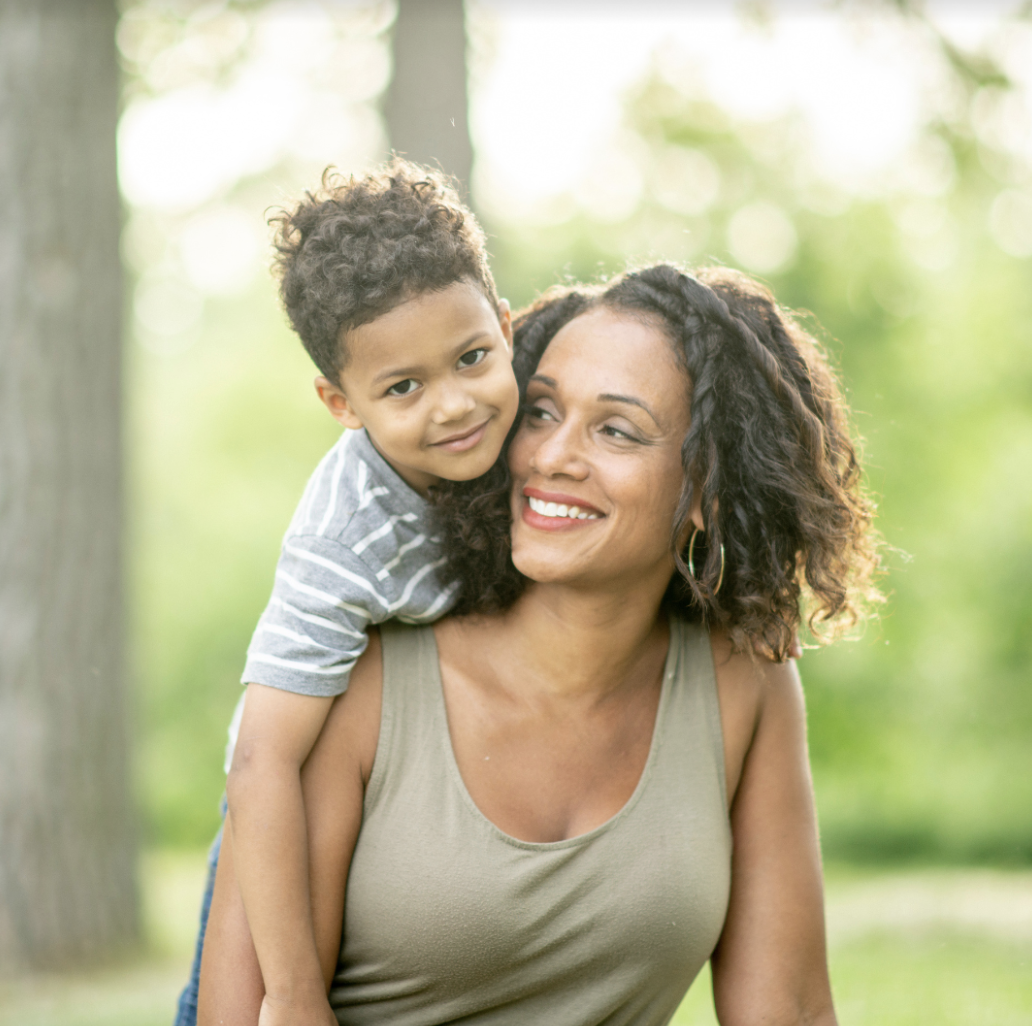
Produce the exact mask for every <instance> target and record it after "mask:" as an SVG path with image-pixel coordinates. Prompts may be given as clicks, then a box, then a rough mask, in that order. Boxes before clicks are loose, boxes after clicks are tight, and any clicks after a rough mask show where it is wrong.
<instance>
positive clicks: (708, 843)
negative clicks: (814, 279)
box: [199, 265, 875, 1026]
mask: <svg viewBox="0 0 1032 1026" xmlns="http://www.w3.org/2000/svg"><path fill="white" fill-rule="evenodd" d="M517 341H518V347H519V359H520V360H521V370H522V372H523V375H524V377H525V378H526V377H528V376H529V382H528V384H527V386H526V412H525V415H524V417H523V420H522V423H521V425H520V426H519V428H518V430H517V431H516V433H515V435H514V437H513V439H512V442H511V445H510V448H509V453H508V468H509V472H510V473H511V484H510V483H509V482H508V481H506V480H505V472H504V470H499V471H497V472H496V473H495V474H494V479H493V480H490V481H487V482H484V481H481V482H479V483H476V484H474V485H458V486H455V487H454V489H453V490H452V491H451V493H450V494H448V495H444V496H442V498H441V514H442V529H443V530H444V532H445V535H446V540H447V543H448V545H449V547H450V552H451V560H450V561H451V564H452V568H453V569H454V571H455V572H456V574H457V576H458V577H459V579H460V580H461V581H462V584H463V593H462V599H461V601H460V604H459V608H458V609H457V610H456V614H455V615H453V616H451V617H450V618H448V619H447V620H444V621H441V622H440V623H438V624H437V625H436V626H435V627H434V628H432V629H431V628H421V629H415V628H405V627H397V628H390V629H386V630H385V631H384V632H383V635H382V637H381V639H380V640H379V643H374V644H371V645H370V649H369V652H368V653H367V655H366V657H365V658H364V659H363V661H362V662H360V663H359V665H358V666H357V667H356V669H355V673H354V676H353V678H352V684H351V688H350V690H349V691H348V692H347V694H346V695H345V696H344V697H343V698H342V699H341V700H340V701H338V703H337V705H336V707H335V709H334V710H333V712H332V713H331V718H330V720H329V722H328V724H327V726H326V728H325V730H324V733H323V736H322V737H321V738H320V741H319V744H318V745H317V747H316V750H315V752H313V755H312V757H311V759H310V760H309V764H308V765H307V766H306V771H305V800H306V806H307V809H308V813H309V822H310V846H311V851H310V858H311V869H312V888H313V909H314V911H315V918H316V931H317V943H318V946H319V949H320V952H321V956H322V960H323V966H324V972H325V974H326V981H327V984H328V985H329V984H330V983H331V982H332V987H331V989H330V1004H331V1006H332V1008H333V1010H334V1012H335V1013H336V1018H337V1019H339V1021H340V1022H345V1023H352V1022H354V1023H367V1022H391V1023H404V1024H407V1023H413V1024H415V1023H439V1022H452V1021H459V1020H461V1021H463V1022H470V1023H526V1022H535V1021H538V1022H548V1023H571V1024H580V1023H585V1024H586V1023H602V1022H606V1023H635V1024H638V1023H663V1022H666V1021H668V1020H669V1018H670V1016H671V1015H672V1014H673V1012H674V1010H675V1009H676V1007H677V1005H678V1004H679V1002H680V1000H681V998H682V997H683V995H684V993H685V991H686V990H687V988H688V986H689V984H690V983H691V981H692V979H693V978H694V977H695V975H696V974H697V973H698V971H699V969H700V968H701V967H702V965H703V964H704V963H705V962H706V960H707V959H711V961H712V968H713V986H714V997H715V1001H716V1008H717V1014H718V1017H719V1019H720V1022H721V1023H722V1024H724V1026H728V1024H738V1023H741V1024H746V1023H750V1024H751V1023H755V1022H759V1021H763V1022H766V1023H802V1022H806V1023H821V1024H828V1023H834V1022H835V1016H834V1011H833V1007H832V1000H831V993H830V987H829V983H828V976H827V968H826V957H825V948H824V926H823V911H822V894H821V872H820V858H819V852H818V846H817V837H816V825H815V818H814V812H813V802H812V793H811V785H810V777H809V768H808V763H807V755H806V743H805V722H804V710H803V701H802V693H801V689H800V686H799V680H798V676H797V674H796V672H795V668H794V665H793V664H792V663H791V662H784V661H782V660H784V658H785V656H786V654H787V653H788V651H789V648H790V646H791V644H792V639H793V637H794V634H795V631H796V628H797V627H798V624H799V618H800V613H799V602H800V596H801V588H802V586H803V585H804V584H805V587H806V590H807V593H808V595H807V597H808V600H809V601H810V603H811V607H812V612H811V616H810V623H811V627H812V626H813V625H814V624H815V623H827V624H829V625H830V624H832V623H834V622H836V621H841V620H843V619H845V620H849V619H850V618H854V617H855V615H856V613H857V609H858V601H859V598H861V597H862V596H863V595H864V594H865V593H866V592H868V591H869V587H870V585H869V581H870V576H871V573H872V572H873V570H874V566H875V559H874V555H873V546H872V542H871V538H870V533H869V531H868V522H869V507H868V505H867V504H866V502H865V500H864V499H863V497H862V495H861V494H860V492H859V484H858V477H859V473H858V467H857V463H856V458H855V455H854V450H853V447H852V445H851V443H850V441H849V438H848V435H847V433H846V430H845V421H844V408H843V404H842V401H841V398H840V396H839V393H838V391H837V389H836V387H835V384H834V381H833V379H832V377H831V375H830V373H829V372H828V370H827V367H826V365H825V364H824V362H823V360H822V359H821V357H820V355H819V354H818V352H817V349H816V347H815V345H814V344H813V342H812V340H810V339H809V338H808V337H807V336H806V335H805V334H803V333H802V332H801V330H800V329H799V328H798V327H797V326H796V325H795V324H794V323H793V322H792V321H791V319H790V318H788V317H787V316H786V315H785V314H784V313H783V312H782V311H780V310H779V309H778V308H777V307H776V306H775V304H774V303H773V301H772V299H771V298H770V296H769V295H768V294H767V293H766V292H765V291H763V290H762V289H761V288H760V287H759V286H757V285H755V284H754V283H752V282H750V281H749V280H748V279H745V278H743V277H740V276H737V275H735V274H733V273H731V272H727V271H711V272H707V273H705V274H702V275H700V276H699V278H692V277H690V276H687V275H684V274H681V273H680V272H679V271H678V270H677V269H675V268H673V267H670V266H665V265H661V266H659V267H655V268H651V269H649V270H647V271H642V272H639V273H636V274H629V275H626V276H624V277H622V278H620V279H618V280H617V281H616V282H614V283H613V284H611V285H610V286H608V287H607V288H604V289H598V290H567V291H563V292H559V293H554V294H552V295H548V296H546V297H545V298H544V299H542V300H541V301H539V302H538V303H537V304H536V305H535V306H534V307H533V308H532V309H531V310H530V311H528V312H527V313H526V314H525V315H524V316H523V317H522V318H521V320H520V322H519V325H518V333H517ZM510 532H511V533H510ZM510 539H511V560H510V546H509V544H508V543H509V541H510ZM757 650H759V651H760V652H761V653H762V654H763V655H764V656H766V658H757V655H756V651H757ZM345 884H346V886H347V895H346V902H345ZM342 921H343V944H342V943H341V923H342ZM204 957H205V961H204V969H203V973H202V985H201V1014H200V1020H199V1021H200V1022H201V1023H206V1022H212V1023H214V1022H219V1023H223V1022H224V1023H231V1022H240V1023H254V1022H257V1021H258V1010H259V1006H260V1004H261V999H262V986H261V979H260V975H259V974H258V972H257V965H256V962H255V960H254V955H253V951H252V950H251V948H250V941H249V936H248V934H247V928H246V921H245V920H244V918H243V914H242V908H241V906H240V904H239V900H238V898H237V897H236V888H235V885H234V881H233V877H232V853H231V851H229V852H228V853H227V849H226V848H224V849H223V854H222V857H221V860H220V865H219V877H218V880H217V883H216V893H215V900H214V903H213V907H212V919H211V922H210V925H209V933H208V939H207V940H206V944H205V956H204ZM266 1020H267V1021H269V1022H272V1021H282V1022H293V1021H297V1022H301V1021H305V1022H323V1021H328V1022H332V1021H333V1016H332V1015H330V1014H328V1009H327V1007H326V1005H325V1002H324V1001H322V999H321V996H318V995H316V996H314V997H313V996H312V995H311V994H307V995H300V996H299V999H298V1003H297V1005H296V1006H292V1007H291V1008H290V1009H269V1008H266V1009H265V1010H264V1011H263V1020H262V1021H263V1023H264V1022H265V1021H266Z"/></svg>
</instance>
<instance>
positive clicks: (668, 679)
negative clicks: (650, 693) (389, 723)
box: [427, 617, 681, 851]
mask: <svg viewBox="0 0 1032 1026" xmlns="http://www.w3.org/2000/svg"><path fill="white" fill-rule="evenodd" d="M667 622H668V623H669V626H670V641H669V643H668V647H667V654H666V659H665V660H664V662H663V680H662V683H661V684H660V691H659V705H658V706H657V707H656V720H655V723H653V725H652V739H651V741H650V742H649V754H648V756H647V757H646V759H645V765H644V767H642V771H641V776H640V777H639V778H638V783H637V784H636V785H635V788H634V790H633V791H632V792H631V795H630V797H629V798H628V799H627V801H626V802H624V804H623V806H622V807H621V808H619V809H618V810H617V811H616V812H614V813H613V815H612V816H610V817H609V819H607V820H605V821H604V822H603V823H599V825H598V826H597V827H593V828H592V829H591V830H589V831H587V832H586V833H583V834H577V836H576V837H566V838H563V839H562V840H560V841H524V840H521V839H520V838H519V837H513V836H512V834H508V833H506V832H505V831H504V830H503V829H502V828H501V827H500V826H498V825H497V824H496V823H495V822H494V821H493V820H491V819H489V818H488V817H487V816H486V815H485V814H484V813H483V811H482V810H481V808H480V806H479V805H477V803H476V802H475V801H474V800H473V796H472V795H471V794H470V793H469V788H467V787H466V781H465V780H464V779H463V777H462V771H461V770H460V769H459V763H458V760H457V759H456V758H455V746H454V745H453V744H452V736H451V725H450V724H449V723H448V706H447V703H446V702H445V700H444V681H443V679H442V677H441V656H440V652H439V651H438V648H437V636H436V635H435V634H434V629H433V627H428V628H427V631H428V633H429V635H430V643H431V645H432V647H433V656H434V658H433V679H432V682H433V684H434V703H435V705H436V708H437V712H438V714H439V715H440V717H441V722H442V723H443V724H444V749H445V759H446V761H447V763H448V770H449V772H450V773H451V775H452V778H453V782H454V783H455V786H456V787H457V788H458V791H459V794H460V795H461V796H462V799H463V801H464V802H465V804H466V805H467V807H468V808H469V809H470V811H471V812H472V813H473V815H474V817H475V818H476V819H478V820H479V821H480V823H481V824H482V825H484V826H486V827H487V828H488V829H489V830H490V831H491V832H492V833H493V834H494V836H495V837H496V838H498V839H499V840H501V841H503V842H504V843H505V844H508V845H510V846H512V847H514V848H523V849H525V850H528V851H559V850H561V849H563V848H575V847H578V846H579V845H582V844H587V843H588V842H590V841H592V840H594V839H595V838H596V837H599V836H600V835H602V834H605V833H608V832H609V831H610V830H611V829H613V827H614V826H616V824H617V823H619V821H620V820H622V819H624V818H625V817H626V816H627V815H629V814H630V812H631V811H632V810H633V809H634V806H636V805H637V804H638V802H639V801H640V799H641V796H642V794H643V793H644V791H645V788H646V786H647V785H648V781H649V777H650V776H651V775H652V768H653V765H654V764H655V762H656V759H657V758H658V751H659V748H660V735H661V730H660V728H661V726H662V724H663V723H664V721H665V713H666V707H667V703H668V698H669V695H670V689H671V683H672V680H673V676H674V667H675V664H676V658H677V652H678V651H679V650H680V648H681V644H680V642H681V636H680V633H679V632H680V630H681V626H680V623H679V621H678V620H677V619H676V618H675V617H670V618H669V619H668V621H667Z"/></svg>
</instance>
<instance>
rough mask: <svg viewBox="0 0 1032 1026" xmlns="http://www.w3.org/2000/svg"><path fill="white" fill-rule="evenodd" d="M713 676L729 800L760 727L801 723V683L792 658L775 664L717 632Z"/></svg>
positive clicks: (714, 633)
mask: <svg viewBox="0 0 1032 1026" xmlns="http://www.w3.org/2000/svg"><path fill="white" fill-rule="evenodd" d="M709 642H710V650H711V652H712V654H713V670H714V676H715V678H716V686H717V699H718V702H719V704H720V721H721V728H722V730H723V733H724V753H725V761H726V766H725V769H726V775H727V781H728V798H729V802H730V800H731V799H733V797H734V793H735V790H736V789H737V784H738V781H739V780H740V778H741V774H742V767H743V765H744V763H745V760H746V758H747V757H748V755H749V752H750V749H751V748H752V745H753V742H754V740H755V738H756V737H757V736H758V734H759V733H760V729H761V726H763V725H764V724H766V725H767V728H768V730H769V729H770V727H771V726H774V725H775V724H778V723H780V724H783V725H784V726H785V727H787V728H788V729H789V730H792V729H793V728H795V727H798V725H799V723H800V722H803V721H805V713H804V710H803V699H802V686H801V684H800V681H799V673H798V671H797V669H796V665H795V660H794V659H788V660H786V661H785V662H782V663H778V662H774V661H773V660H771V659H768V658H766V657H765V656H762V655H759V654H758V653H756V652H739V651H735V648H734V646H733V645H732V644H731V639H730V638H729V637H728V636H727V634H726V633H725V632H723V631H720V630H711V631H710V632H709Z"/></svg>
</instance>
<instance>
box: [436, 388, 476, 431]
mask: <svg viewBox="0 0 1032 1026" xmlns="http://www.w3.org/2000/svg"><path fill="white" fill-rule="evenodd" d="M476 407H477V402H476V400H475V399H474V398H473V396H471V395H470V394H469V393H468V392H467V391H466V390H465V389H463V388H456V387H454V386H443V387H442V388H441V389H440V391H439V392H438V394H437V402H436V403H435V404H434V414H433V419H434V423H435V424H446V423H447V422H448V421H452V420H461V419H462V418H463V417H465V416H466V415H467V414H469V413H472V412H473V410H475V409H476Z"/></svg>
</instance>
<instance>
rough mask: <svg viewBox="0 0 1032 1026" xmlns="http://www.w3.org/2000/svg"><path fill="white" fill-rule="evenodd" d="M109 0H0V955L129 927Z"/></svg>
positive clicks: (77, 944)
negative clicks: (72, 0) (0, 230)
mask: <svg viewBox="0 0 1032 1026" xmlns="http://www.w3.org/2000/svg"><path fill="white" fill-rule="evenodd" d="M115 23H116V10H115V4H114V2H113V0H77V2H76V3H67V2H66V0H5V2H4V3H3V4H0V223H2V224H3V226H4V231H3V235H2V237H0V239H2V242H0V845H2V848H0V966H2V967H4V968H5V969H7V970H8V971H10V970H13V969H16V968H20V967H25V968H29V967H41V966H51V965H57V964H69V963H74V962H77V961H83V960H86V959H93V958H96V957H97V956H98V955H99V954H103V953H104V952H105V951H109V950H111V949H112V948H113V947H115V946H119V945H123V944H125V943H127V942H130V941H132V940H133V939H134V938H135V937H136V935H137V907H136V892H135V886H134V864H135V859H134V855H135V852H134V842H133V829H132V816H131V814H130V799H129V788H128V783H127V765H126V763H127V758H126V729H125V717H124V706H123V679H122V674H123V671H122V603H121V573H122V566H121V535H122V498H121V459H122V457H121V437H120V434H121V429H120V411H121V394H120V393H121V359H122V355H121V321H122V279H121V266H120V261H119V249H118V237H119V221H120V214H119V199H118V189H117V184H116V172H115V125H116V119H117V113H118V72H117V63H116V59H115V45H114V33H115Z"/></svg>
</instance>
